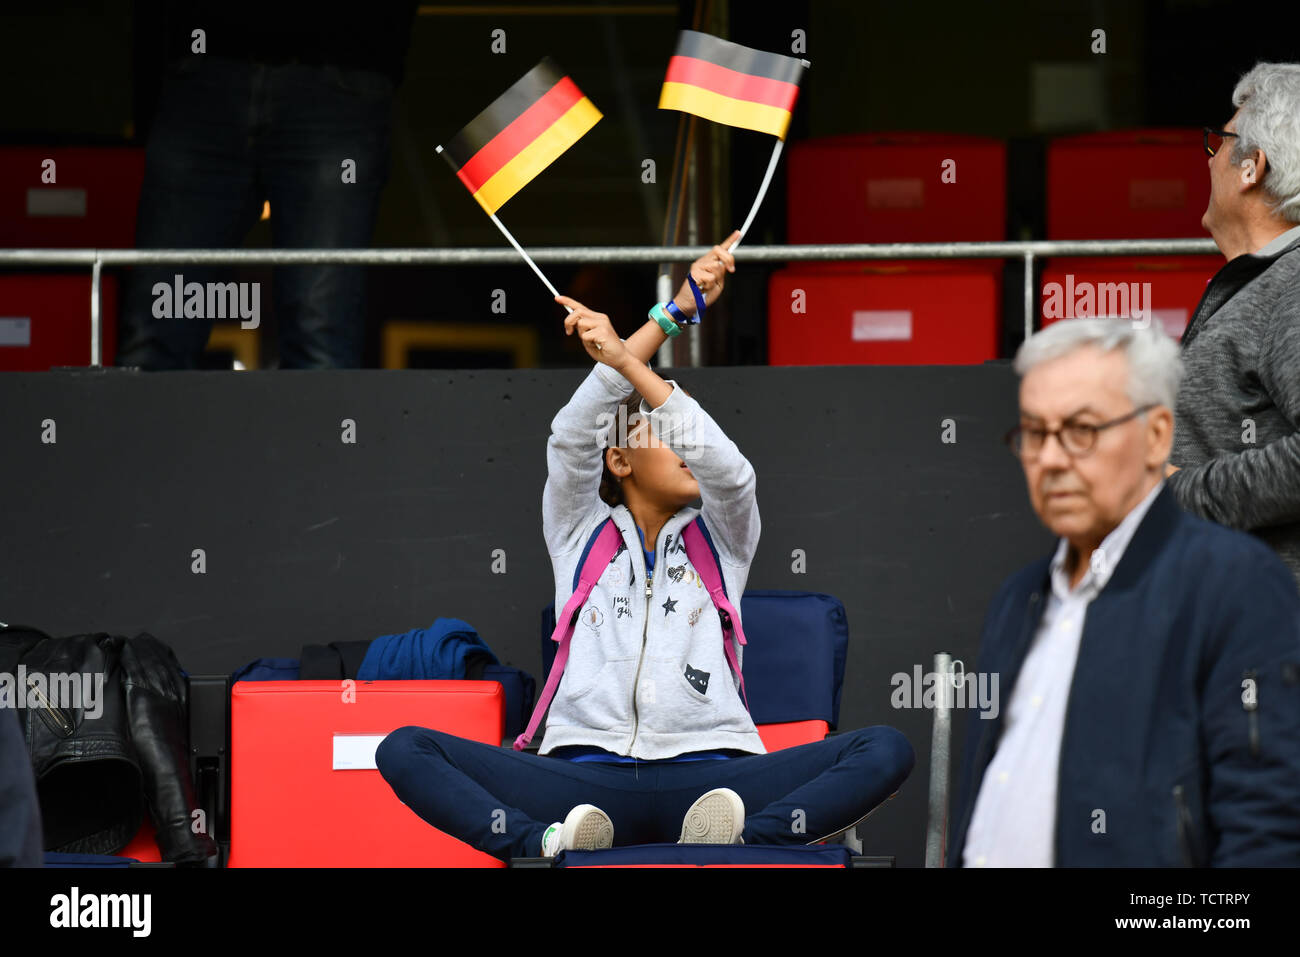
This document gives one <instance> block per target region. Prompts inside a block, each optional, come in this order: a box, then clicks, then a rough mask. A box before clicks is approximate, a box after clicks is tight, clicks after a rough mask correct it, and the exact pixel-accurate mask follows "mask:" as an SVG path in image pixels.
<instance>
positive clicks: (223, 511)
mask: <svg viewBox="0 0 1300 957" xmlns="http://www.w3.org/2000/svg"><path fill="white" fill-rule="evenodd" d="M584 374H585V373H584V371H583V370H578V369H572V370H549V371H548V370H538V371H483V372H450V373H449V372H414V371H412V372H383V371H357V372H266V373H259V372H248V373H154V374H141V373H133V372H129V371H125V370H106V371H103V372H93V371H88V370H83V371H72V372H51V373H40V374H17V373H9V374H6V375H3V376H0V409H3V416H0V449H3V461H4V466H5V467H4V468H2V469H0V496H2V497H0V503H3V507H2V508H0V535H2V539H0V540H2V541H3V543H4V548H3V549H0V620H3V621H8V622H21V623H25V624H32V625H36V626H38V627H41V628H43V629H45V630H47V631H49V632H51V633H54V634H60V635H62V634H73V633H77V632H85V631H109V632H114V633H123V634H135V633H137V632H139V631H148V632H150V633H152V634H154V635H156V636H158V637H159V638H162V639H163V640H165V641H167V642H168V643H169V644H171V645H172V647H174V648H175V649H176V651H177V654H178V655H179V656H180V659H181V662H182V664H183V665H184V666H185V667H186V668H187V669H188V670H189V671H191V672H195V673H212V672H224V671H230V670H233V669H234V668H235V667H237V666H238V665H240V664H243V663H244V662H245V661H247V660H249V659H251V658H254V657H258V656H263V655H272V656H289V657H296V656H297V654H298V650H299V648H300V647H301V646H302V645H303V644H305V643H309V642H329V641H334V640H354V639H363V638H370V637H373V636H376V635H380V634H385V633H392V632H400V631H406V630H408V629H411V628H414V627H418V626H424V625H427V624H429V623H431V622H432V621H433V619H434V618H436V617H438V616H444V617H459V618H464V619H466V620H467V621H469V622H470V623H472V624H473V625H474V626H475V627H476V628H477V629H478V630H479V632H480V634H482V635H483V637H484V638H485V640H486V641H487V642H488V643H489V644H490V645H491V646H492V648H493V649H494V650H495V651H496V652H497V654H498V655H499V656H500V657H501V658H502V659H503V660H505V661H509V662H510V663H513V664H516V665H519V666H521V667H524V668H527V669H529V670H531V671H533V672H534V674H537V673H538V672H539V671H540V653H539V651H538V627H539V611H540V609H541V606H542V605H544V604H545V603H546V602H547V601H548V600H549V599H550V594H551V587H552V586H551V573H550V565H549V561H548V559H547V555H546V551H545V548H544V545H543V542H542V536H541V528H540V525H541V522H540V503H541V493H542V485H543V482H544V480H545V455H544V452H545V444H546V437H547V434H548V429H549V423H550V419H551V417H552V416H553V415H554V414H555V412H556V411H557V410H558V409H559V408H560V406H561V405H563V403H564V402H565V401H566V400H567V398H568V396H569V395H570V393H571V392H572V390H573V389H574V388H575V387H576V386H577V384H578V383H579V382H580V381H581V379H582V377H583V375H584ZM677 374H678V375H679V376H680V381H681V382H682V383H683V385H685V386H686V387H687V388H688V389H690V391H691V393H692V395H694V396H695V397H696V398H697V399H699V400H700V401H701V402H702V403H703V404H704V405H705V407H706V408H708V409H709V410H710V412H711V413H712V414H713V415H714V417H715V418H716V419H717V420H718V421H719V423H720V424H721V425H722V427H723V428H724V429H726V430H727V432H728V433H729V434H730V435H731V436H732V437H733V438H734V439H735V440H736V442H737V443H738V444H739V445H740V447H741V449H742V450H743V451H744V452H745V453H746V454H747V455H748V456H749V458H750V460H751V461H752V462H753V464H754V468H755V470H756V471H757V473H758V497H759V507H760V509H761V512H762V519H763V537H762V543H761V545H760V547H759V553H758V556H757V559H756V560H755V563H754V566H753V568H752V571H751V574H750V582H749V584H750V587H752V588H795V589H807V590H811V591H822V592H828V593H830V594H834V595H837V596H839V597H840V598H841V599H842V600H843V601H844V603H845V606H846V607H847V610H848V617H849V625H850V629H851V635H852V639H851V641H852V644H851V648H850V654H849V665H848V675H847V679H846V680H847V684H846V688H845V693H844V700H843V712H842V716H841V717H842V726H843V727H845V728H853V727H861V726H865V725H869V724H892V725H894V726H895V727H898V728H899V729H900V730H902V731H903V732H904V733H905V734H906V735H907V736H908V738H909V739H910V740H911V741H912V744H913V746H914V747H915V748H916V750H917V752H918V756H919V758H918V763H917V768H916V770H915V771H914V772H913V774H912V777H911V778H910V779H909V780H908V782H907V783H906V784H905V785H904V788H903V790H902V791H901V792H900V794H899V796H898V797H897V798H896V799H895V800H894V801H893V802H891V803H890V804H889V805H888V806H887V807H885V808H882V809H881V810H880V811H878V812H877V813H876V815H874V816H873V818H872V821H871V827H870V829H869V833H870V836H869V843H868V851H869V852H873V853H889V854H896V855H897V856H898V858H899V861H900V863H901V864H919V863H920V862H921V860H922V856H923V846H924V845H923V840H924V823H925V813H926V812H925V809H926V788H927V784H928V780H929V764H928V750H929V745H930V716H929V713H928V712H924V711H913V710H894V709H893V708H892V707H891V705H890V691H891V686H890V676H891V675H893V674H894V673H895V672H905V673H909V674H910V673H911V671H912V668H913V666H914V665H917V664H920V665H922V666H924V668H925V670H929V667H930V662H931V660H932V656H933V654H934V652H935V651H939V650H944V651H949V652H951V653H952V654H954V655H955V656H957V657H959V658H962V659H963V660H964V661H965V662H966V663H967V664H968V666H970V667H972V668H973V667H974V660H975V652H976V645H977V642H978V633H979V626H980V623H981V621H982V617H983V612H984V608H985V606H986V604H987V603H988V601H989V599H990V598H991V597H992V594H993V592H994V590H995V589H996V587H997V585H998V584H999V583H1000V582H1001V581H1002V579H1003V578H1005V577H1006V575H1008V574H1009V573H1010V572H1011V571H1012V570H1014V569H1015V568H1017V567H1019V566H1021V565H1023V564H1024V563H1026V562H1027V561H1029V560H1030V559H1032V558H1034V557H1036V556H1038V555H1040V554H1043V553H1044V552H1045V551H1046V550H1047V549H1048V547H1049V545H1050V540H1049V538H1048V536H1047V535H1046V533H1045V532H1044V531H1042V530H1041V529H1040V528H1039V526H1038V525H1037V521H1036V519H1035V518H1034V516H1033V513H1032V511H1031V510H1030V508H1029V505H1028V502H1027V500H1026V495H1025V489H1024V480H1023V477H1022V475H1021V472H1020V469H1019V466H1018V465H1017V464H1016V462H1015V461H1014V459H1012V457H1011V456H1010V455H1009V454H1008V453H1007V452H1006V450H1005V449H1004V448H1003V447H1002V446H1001V445H1000V444H999V442H998V437H999V436H1000V435H1001V434H1002V433H1003V431H1005V429H1006V428H1008V427H1009V426H1010V425H1011V424H1012V423H1013V421H1014V418H1015V409H1016V400H1015V388H1016V381H1015V376H1014V373H1013V372H1012V371H1011V370H1010V368H1009V367H1008V366H1007V365H1005V364H990V365H987V366H983V367H926V368H889V367H882V368H868V367H821V368H807V369H771V368H762V367H735V368H716V369H692V370H679V372H678V373H677ZM47 419H48V420H52V421H53V422H54V424H55V428H56V429H57V433H56V434H57V442H56V443H54V444H46V443H43V442H42V441H41V435H42V422H43V421H44V420H47ZM343 419H353V420H355V421H356V424H357V437H358V441H357V444H356V445H344V444H343V443H342V442H341V441H340V434H341V426H340V423H341V421H342V420H343ZM944 419H952V420H953V421H954V423H955V426H956V438H957V441H956V442H955V443H953V444H945V443H943V442H942V441H941V437H942V432H943V426H942V422H943V420H944ZM196 548H202V549H204V550H205V552H206V558H207V571H206V574H202V575H198V574H194V573H193V572H192V571H191V564H192V559H191V552H192V550H194V549H196ZM498 548H500V549H504V550H505V553H506V563H507V564H506V573H505V574H504V575H499V574H493V573H492V552H493V550H494V549H498ZM795 549H803V551H804V553H805V555H806V561H807V572H806V574H795V573H793V572H792V570H791V566H792V558H791V554H792V552H793V551H794V550H795ZM1004 693H1005V689H1004ZM964 724H965V722H964V720H959V721H958V723H957V731H958V733H959V735H960V733H961V732H962V731H963V729H964ZM958 743H959V742H958Z"/></svg>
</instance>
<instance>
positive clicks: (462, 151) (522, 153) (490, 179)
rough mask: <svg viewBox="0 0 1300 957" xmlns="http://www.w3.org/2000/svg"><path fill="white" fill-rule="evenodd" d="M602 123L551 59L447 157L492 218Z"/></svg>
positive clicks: (474, 124) (498, 102) (481, 118)
mask: <svg viewBox="0 0 1300 957" xmlns="http://www.w3.org/2000/svg"><path fill="white" fill-rule="evenodd" d="M600 118H601V114H600V111H599V110H597V109H596V107H595V106H593V105H592V102H591V100H589V99H587V98H586V97H585V96H583V95H582V91H581V90H579V89H578V87H577V84H575V83H574V82H573V81H572V80H571V79H569V78H568V77H567V76H565V75H564V72H563V71H562V70H561V69H560V68H559V67H558V66H556V64H555V63H554V62H553V61H552V60H551V59H550V58H549V57H548V58H546V59H544V60H542V62H541V63H539V64H537V66H535V67H533V68H532V69H531V70H529V71H528V73H527V74H525V75H524V77H523V78H522V79H521V80H519V82H517V83H516V84H515V85H514V86H512V87H510V89H508V90H506V92H505V93H503V94H501V96H499V97H497V98H496V99H495V100H494V101H493V102H492V105H491V106H489V107H488V108H487V109H486V110H484V111H483V112H482V113H480V114H479V115H478V116H476V117H474V119H473V120H472V121H470V124H469V125H468V126H466V127H465V128H464V129H463V130H461V131H460V132H459V133H457V134H456V135H455V136H453V137H452V138H451V140H450V141H449V142H448V143H447V145H446V147H444V148H443V150H442V155H443V157H445V158H446V160H447V162H448V163H450V164H451V168H452V169H453V170H455V172H456V175H457V176H458V177H459V178H460V181H461V182H462V183H464V184H465V187H466V188H467V189H468V190H469V191H470V192H471V193H472V194H473V195H474V198H475V199H476V200H478V202H479V205H480V206H482V207H483V208H484V209H485V210H486V211H487V213H488V215H489V216H491V215H494V214H495V213H496V211H497V210H498V209H500V208H501V207H502V206H503V205H504V204H505V202H506V201H507V200H508V199H510V197H511V196H514V195H515V193H517V192H519V190H521V189H523V188H524V186H526V185H527V184H528V182H529V180H531V179H532V178H533V177H535V176H536V175H537V174H538V173H540V172H541V171H542V170H544V169H546V167H548V166H550V165H551V163H553V162H555V160H556V159H557V158H558V157H559V156H560V154H562V153H563V152H564V151H565V150H567V149H568V148H569V147H570V146H572V145H573V144H574V143H576V142H578V140H580V139H581V138H582V136H583V134H585V133H586V132H587V131H588V130H589V129H591V128H592V127H593V126H595V125H596V123H597V122H598V121H599V120H600Z"/></svg>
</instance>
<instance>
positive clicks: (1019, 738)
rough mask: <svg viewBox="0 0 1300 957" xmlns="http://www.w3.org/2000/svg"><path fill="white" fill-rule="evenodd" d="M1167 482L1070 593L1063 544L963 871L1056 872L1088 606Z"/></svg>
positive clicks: (1108, 542) (1099, 552) (984, 787)
mask: <svg viewBox="0 0 1300 957" xmlns="http://www.w3.org/2000/svg"><path fill="white" fill-rule="evenodd" d="M1164 485H1165V483H1164V481H1163V480H1161V481H1160V482H1158V483H1157V484H1156V487H1155V488H1153V489H1152V490H1151V491H1150V492H1149V493H1148V494H1147V497H1146V498H1144V499H1143V500H1142V501H1141V502H1139V503H1138V504H1137V505H1135V506H1134V507H1133V508H1132V510H1130V511H1129V513H1128V514H1127V515H1125V516H1124V518H1123V519H1122V520H1121V521H1120V523H1119V525H1117V526H1116V527H1115V528H1114V529H1112V530H1111V533H1110V534H1109V535H1107V536H1106V537H1105V538H1104V539H1102V542H1101V545H1100V546H1098V548H1097V549H1096V550H1095V551H1094V552H1093V553H1092V559H1091V561H1090V563H1089V567H1088V570H1087V572H1085V573H1084V576H1083V578H1081V579H1080V580H1079V584H1078V585H1076V586H1074V588H1071V587H1070V581H1069V575H1068V573H1067V572H1066V570H1065V560H1066V556H1067V555H1068V553H1069V548H1070V543H1069V542H1068V541H1066V539H1064V538H1062V539H1061V540H1060V541H1059V543H1058V544H1057V546H1056V554H1055V555H1054V556H1053V558H1052V563H1051V580H1052V587H1051V592H1050V593H1049V595H1048V598H1047V607H1046V608H1045V609H1044V610H1043V619H1042V622H1041V623H1040V624H1039V627H1038V631H1037V632H1036V633H1035V635H1034V639H1033V641H1032V643H1031V644H1030V647H1029V653H1028V654H1027V655H1026V656H1025V662H1024V664H1023V665H1022V666H1021V668H1020V674H1019V675H1018V676H1017V677H1016V684H1015V687H1014V688H1013V689H1012V691H1011V701H1010V703H1009V704H1008V706H1007V710H1006V725H1005V727H1004V728H1003V730H1002V737H1001V740H1000V743H999V744H998V749H997V751H996V752H995V753H994V755H993V760H992V761H990V762H989V766H988V768H987V769H986V770H985V772H984V780H983V782H982V783H981V784H980V791H979V796H978V797H977V798H976V800H975V809H974V811H973V812H972V814H971V819H970V827H969V829H968V830H967V832H966V846H965V848H964V852H963V856H962V864H963V866H965V867H1051V866H1052V865H1053V863H1054V861H1055V855H1056V785H1057V780H1058V769H1059V767H1060V758H1061V734H1062V731H1063V730H1064V728H1065V705H1066V701H1067V700H1068V698H1069V696H1070V685H1071V683H1072V682H1073V680H1074V665H1075V662H1076V661H1077V660H1078V657H1079V641H1080V639H1081V638H1082V637H1083V619H1084V616H1085V615H1086V614H1087V612H1088V605H1089V604H1090V603H1091V602H1092V600H1093V599H1094V598H1096V597H1097V595H1098V594H1100V593H1101V590H1102V589H1103V588H1105V587H1106V583H1107V582H1108V581H1110V576H1111V574H1112V573H1113V572H1114V570H1115V566H1117V565H1118V564H1119V561H1120V559H1121V558H1122V557H1123V555H1124V550H1125V549H1126V548H1127V547H1128V543H1129V541H1130V540H1131V539H1132V538H1133V533H1134V531H1136V530H1137V527H1138V525H1140V524H1141V522H1142V519H1143V517H1144V516H1145V515H1146V513H1147V510H1148V509H1149V508H1150V507H1151V503H1152V502H1153V501H1154V500H1155V498H1156V496H1157V495H1159V494H1160V490H1161V489H1162V488H1164Z"/></svg>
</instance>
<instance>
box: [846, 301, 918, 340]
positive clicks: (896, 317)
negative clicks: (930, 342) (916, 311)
mask: <svg viewBox="0 0 1300 957" xmlns="http://www.w3.org/2000/svg"><path fill="white" fill-rule="evenodd" d="M911 338H912V310H910V309H855V310H854V311H853V341H854V342H873V341H874V342H879V341H895V342H897V341H902V342H907V341H910V340H911Z"/></svg>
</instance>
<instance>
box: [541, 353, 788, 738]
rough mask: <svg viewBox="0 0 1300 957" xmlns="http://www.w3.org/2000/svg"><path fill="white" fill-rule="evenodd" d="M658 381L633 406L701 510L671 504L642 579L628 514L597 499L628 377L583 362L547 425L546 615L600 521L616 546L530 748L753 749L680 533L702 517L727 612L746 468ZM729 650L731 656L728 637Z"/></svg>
mask: <svg viewBox="0 0 1300 957" xmlns="http://www.w3.org/2000/svg"><path fill="white" fill-rule="evenodd" d="M669 384H670V385H672V387H673V391H672V394H671V395H670V396H669V397H668V399H667V400H666V401H665V402H664V403H663V405H661V406H660V407H659V408H658V409H655V410H651V409H650V408H649V407H648V405H647V403H646V402H645V401H644V400H643V401H642V403H641V411H642V413H644V414H647V415H648V416H649V418H650V422H651V428H652V429H653V430H654V432H655V434H656V435H658V436H659V439H660V440H661V441H662V442H663V443H664V444H665V445H667V446H668V447H669V448H671V449H672V450H673V451H674V452H676V453H677V454H678V455H679V456H681V457H682V458H683V460H685V462H686V464H687V465H688V466H689V467H690V469H691V472H692V474H694V476H695V478H696V480H697V481H698V482H699V486H700V501H701V506H702V507H701V508H698V509H697V508H693V507H686V508H682V509H681V510H680V511H678V512H677V514H675V515H673V516H672V517H671V518H669V519H668V521H667V522H665V523H664V527H663V529H662V530H660V532H659V536H658V540H657V541H655V542H654V543H653V547H654V550H655V561H654V572H653V574H652V575H651V576H650V577H649V580H648V581H647V576H646V562H645V555H644V554H643V552H642V550H641V539H640V536H639V535H638V533H637V526H636V522H635V521H634V520H633V518H632V513H631V512H629V511H628V509H627V508H626V506H623V505H620V506H618V507H616V508H611V507H610V506H609V505H608V504H606V503H605V502H604V501H603V500H602V499H601V498H600V494H599V490H600V479H601V474H602V470H603V462H604V451H605V446H606V445H607V444H610V443H608V437H609V436H610V433H611V417H612V416H613V414H614V413H615V411H616V409H617V407H618V404H619V403H620V402H622V401H623V400H624V399H626V398H627V397H628V395H630V394H631V392H632V386H631V384H630V383H628V381H627V380H626V379H624V378H623V376H622V375H620V374H619V373H618V372H616V371H614V370H613V369H611V368H610V367H609V366H606V365H604V364H597V365H596V366H595V368H593V369H592V371H591V374H590V375H588V376H587V378H586V379H585V380H583V382H582V384H581V385H580V386H579V387H578V389H577V391H576V392H575V393H574V394H573V398H572V399H570V400H569V402H568V404H567V405H565V407H564V408H563V409H561V410H560V411H559V413H558V414H557V415H556V416H555V419H554V421H552V423H551V438H550V441H549V442H548V443H547V447H546V465H547V479H546V488H545V490H544V491H543V493H542V532H543V534H544V536H545V538H546V548H547V551H548V552H549V553H550V556H551V566H552V568H553V569H554V572H555V608H556V614H557V615H558V614H559V612H560V610H561V609H563V607H564V605H565V603H566V602H567V601H568V600H569V598H570V597H571V596H572V594H573V579H574V572H575V570H576V569H577V566H578V562H579V559H580V558H581V557H582V552H583V549H584V547H585V546H586V544H587V541H588V539H590V538H591V535H592V533H593V532H595V531H596V529H597V528H598V527H599V526H600V525H601V524H602V523H603V522H604V521H605V520H606V519H607V518H610V517H612V518H613V520H614V523H615V525H617V527H618V530H619V533H620V535H621V537H622V539H623V547H621V548H620V549H619V550H618V553H617V554H616V555H615V556H614V558H613V560H612V561H611V562H610V564H609V566H608V567H607V568H606V569H605V570H604V572H603V573H602V574H601V576H600V579H599V581H597V583H596V586H595V588H593V590H592V592H591V595H590V596H589V597H588V599H587V602H586V603H585V604H584V605H583V607H582V609H581V611H580V613H579V615H578V623H577V625H576V628H575V630H574V633H573V639H572V641H571V644H570V646H569V661H568V665H567V667H566V668H565V671H564V677H563V678H562V679H561V680H560V685H559V688H558V689H556V693H555V699H554V700H553V701H552V702H551V707H550V711H549V714H548V716H547V721H546V733H545V736H544V737H543V739H542V744H541V747H540V749H539V753H541V754H549V753H550V752H551V751H552V750H553V749H555V748H559V747H566V746H569V745H592V746H595V747H599V748H603V749H605V750H606V751H612V752H614V753H616V754H624V755H629V756H631V757H634V758H640V759H642V760H646V761H650V760H657V759H662V758H671V757H675V756H677V755H679V754H684V753H686V752H690V751H709V750H718V749H727V748H729V749H735V750H739V751H748V752H752V753H755V754H763V753H765V752H766V749H765V748H764V747H763V742H762V739H761V738H759V736H758V732H757V730H756V729H755V728H754V722H753V720H752V719H751V718H750V716H749V713H748V711H746V709H745V706H744V704H743V703H742V701H741V699H740V693H739V690H738V689H739V683H738V682H737V680H736V678H735V676H734V675H733V674H732V672H731V668H730V667H729V665H728V664H727V659H726V656H725V653H724V651H723V644H722V642H723V638H722V622H721V619H720V618H719V616H718V613H717V611H716V609H715V608H714V605H713V601H712V599H710V597H709V593H708V591H706V590H705V588H704V585H703V583H702V582H701V581H700V578H699V576H698V575H697V574H696V573H695V570H694V568H693V567H692V566H691V563H690V561H689V560H688V559H687V557H686V545H685V543H684V542H683V541H682V538H681V533H682V530H683V529H684V528H685V527H686V525H687V524H688V523H690V522H693V521H694V520H695V518H696V516H698V515H700V514H701V513H703V516H704V523H705V525H706V526H707V528H708V531H709V534H710V536H711V538H712V540H713V544H714V546H715V547H716V548H717V552H718V558H719V561H720V570H721V572H722V577H723V582H724V583H725V585H726V589H727V596H728V598H729V599H730V600H731V603H732V604H733V605H734V606H735V607H736V609H737V611H739V609H740V596H741V593H742V592H743V591H744V589H745V582H746V579H747V578H748V577H749V565H750V562H751V561H752V560H753V557H754V552H755V550H756V549H757V547H758V535H759V518H758V503H757V499H756V498H755V494H754V489H755V484H756V480H755V476H754V469H753V467H752V466H751V465H750V464H749V461H748V460H747V459H746V458H745V457H744V456H743V455H742V454H741V453H740V450H739V449H738V448H737V447H736V444H735V443H734V442H732V441H731V440H730V439H729V438H727V436H726V435H725V434H724V433H723V431H722V429H721V428H719V427H718V424H717V423H716V422H714V421H713V419H712V418H711V417H710V416H709V415H708V413H706V412H705V411H704V410H703V409H702V408H700V405H699V403H698V402H696V401H695V400H694V399H692V398H691V397H690V396H688V395H687V394H686V393H685V392H683V391H682V390H681V388H680V387H679V386H678V385H677V383H676V382H670V383H669ZM613 428H617V423H615V424H614V425H613ZM646 545H647V547H649V546H650V545H651V543H650V542H646ZM736 651H737V657H740V648H739V646H738V645H737V647H736Z"/></svg>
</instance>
